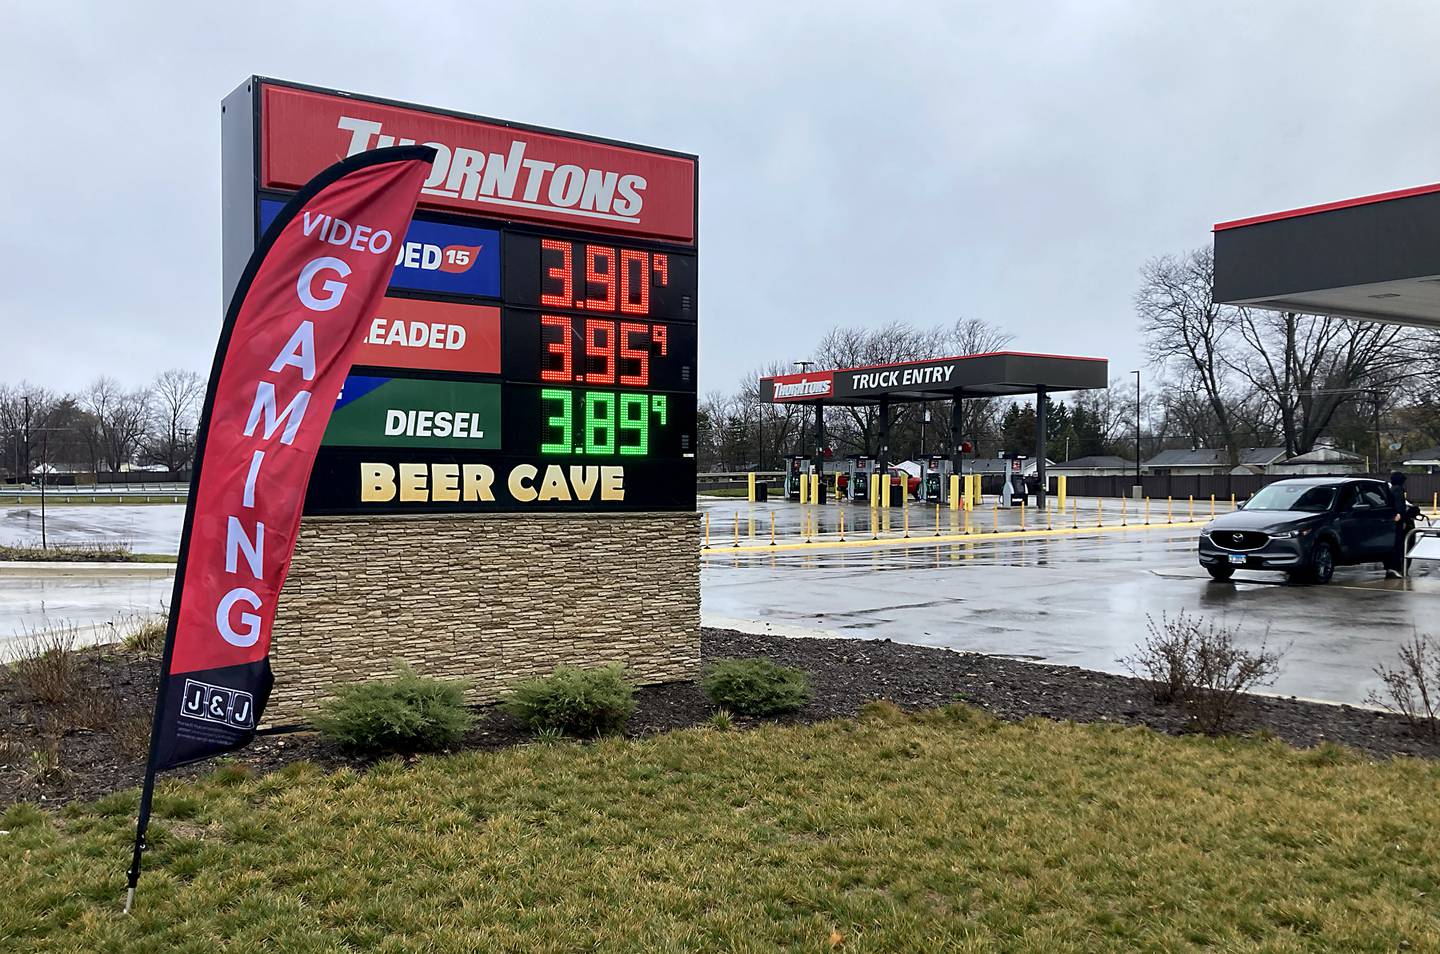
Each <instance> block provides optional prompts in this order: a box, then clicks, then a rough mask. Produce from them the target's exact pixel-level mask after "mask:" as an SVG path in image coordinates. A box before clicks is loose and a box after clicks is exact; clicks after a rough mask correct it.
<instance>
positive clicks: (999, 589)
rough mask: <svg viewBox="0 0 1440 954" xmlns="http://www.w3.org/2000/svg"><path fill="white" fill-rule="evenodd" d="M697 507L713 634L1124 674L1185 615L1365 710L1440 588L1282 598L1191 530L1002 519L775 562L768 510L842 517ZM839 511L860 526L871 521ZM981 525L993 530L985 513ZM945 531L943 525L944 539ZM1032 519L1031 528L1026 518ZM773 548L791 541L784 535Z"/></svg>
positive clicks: (1342, 587)
mask: <svg viewBox="0 0 1440 954" xmlns="http://www.w3.org/2000/svg"><path fill="white" fill-rule="evenodd" d="M1112 503H1113V502H1112V501H1107V502H1106V504H1105V506H1106V508H1110V506H1111V504H1112ZM701 506H702V509H703V510H704V511H708V512H709V513H710V522H711V527H712V535H713V536H714V540H713V547H712V549H711V550H710V551H708V552H707V553H706V555H705V559H704V562H703V564H702V571H701V572H702V586H703V590H702V592H703V613H704V617H705V621H706V623H707V624H709V625H715V626H734V627H738V628H747V629H748V628H757V629H765V630H769V631H772V632H786V633H790V634H792V635H807V634H808V635H822V634H824V635H840V636H848V637H860V638H872V639H882V638H884V639H892V640H896V641H899V642H908V643H917V644H921V645H927V646H945V647H949V648H952V649H960V650H968V651H973V652H981V653H990V654H997V655H1004V656H1012V657H1016V658H1022V659H1034V660H1043V661H1045V662H1050V663H1056V664H1062V665H1073V666H1082V667H1085V668H1088V669H1100V670H1106V671H1111V672H1124V667H1123V666H1122V665H1120V663H1119V662H1118V660H1119V658H1120V657H1122V656H1124V655H1126V654H1127V653H1129V652H1130V651H1131V650H1132V648H1133V647H1134V645H1135V644H1136V642H1137V641H1139V640H1140V639H1142V638H1143V637H1144V635H1145V630H1146V625H1147V618H1156V619H1158V618H1159V617H1160V616H1161V615H1162V614H1174V613H1177V612H1180V611H1184V612H1187V613H1190V614H1199V615H1201V616H1203V617H1204V618H1206V619H1208V620H1214V621H1216V622H1219V623H1223V624H1224V625H1227V626H1234V627H1237V628H1238V629H1239V631H1240V635H1241V641H1242V642H1243V643H1246V644H1249V645H1258V644H1259V643H1260V642H1262V641H1264V642H1266V643H1268V644H1269V645H1270V646H1271V647H1274V648H1286V654H1285V657H1284V661H1283V664H1282V673H1281V676H1280V678H1279V680H1278V682H1277V683H1276V684H1275V685H1274V686H1273V687H1271V690H1270V691H1274V692H1279V693H1283V694H1286V695H1298V696H1301V697H1305V698H1314V699H1322V700H1326V701H1333V702H1346V703H1363V702H1364V700H1365V697H1366V695H1367V694H1368V693H1369V691H1370V689H1371V688H1372V687H1374V686H1375V685H1377V680H1376V679H1375V676H1374V673H1373V672H1372V669H1373V667H1374V666H1375V665H1377V664H1382V663H1383V664H1386V665H1389V664H1392V663H1393V662H1394V658H1395V650H1396V647H1397V645H1398V644H1399V643H1400V642H1401V641H1403V640H1405V639H1407V638H1409V637H1410V635H1411V634H1412V633H1413V632H1414V631H1416V629H1417V628H1418V629H1419V630H1420V631H1421V632H1424V631H1425V627H1426V626H1427V625H1428V621H1429V618H1430V614H1432V613H1433V607H1434V606H1435V605H1436V603H1435V601H1436V600H1437V599H1440V576H1432V575H1431V574H1430V572H1429V570H1428V568H1427V567H1425V566H1423V565H1420V564H1417V565H1416V567H1415V570H1414V574H1415V575H1414V576H1412V577H1411V578H1410V579H1405V580H1386V579H1384V577H1383V574H1382V573H1381V572H1380V571H1379V569H1378V568H1376V567H1373V566H1360V567H1349V568H1341V569H1340V570H1338V571H1337V572H1336V574H1335V579H1334V581H1333V582H1332V583H1330V584H1329V585H1328V586H1324V587H1317V586H1291V585H1289V584H1288V583H1286V581H1285V578H1284V576H1283V575H1281V574H1278V573H1259V572H1256V573H1241V574H1238V575H1237V576H1236V578H1235V579H1234V580H1233V581H1231V582H1228V583H1217V582H1214V581H1212V580H1211V579H1210V578H1209V577H1208V576H1207V575H1206V574H1205V573H1204V571H1203V570H1201V569H1200V567H1199V566H1198V564H1197V563H1196V561H1195V553H1194V551H1195V530H1194V529H1193V528H1191V527H1185V528H1179V527H1167V526H1163V525H1162V526H1154V525H1152V526H1151V527H1150V528H1148V529H1146V528H1139V527H1134V526H1133V525H1132V526H1130V527H1127V528H1125V529H1120V528H1118V527H1112V528H1111V529H1108V530H1106V531H1105V532H1103V533H1096V534H1074V535H1066V536H1055V537H1046V536H1044V535H1040V534H1020V533H1018V532H1016V531H1018V526H1017V524H1018V514H1017V513H1016V512H1014V511H1011V512H1009V513H1002V514H1001V517H1002V520H1004V521H1008V522H1005V523H1002V532H1001V533H998V534H987V533H984V532H976V533H975V535H974V536H973V537H972V538H970V539H968V540H963V541H948V542H944V543H938V544H936V543H927V542H923V541H924V535H925V534H926V533H930V532H933V531H932V530H931V528H930V525H929V524H926V523H924V521H923V520H922V521H920V523H919V524H918V527H919V529H916V526H917V525H916V524H915V516H916V513H917V512H918V508H912V532H915V533H916V537H914V538H912V539H916V540H919V541H922V542H920V543H918V544H907V545H894V544H892V545H875V546H871V545H866V543H865V536H866V531H864V530H863V529H862V531H861V532H860V534H859V540H858V545H857V541H856V539H855V535H853V534H852V535H850V536H849V537H848V538H847V541H846V544H845V545H844V546H843V547H842V546H838V545H834V544H835V543H836V534H835V533H834V532H831V533H829V534H828V535H820V534H812V535H811V537H810V539H812V540H817V539H824V540H825V541H826V542H827V545H820V546H816V545H813V544H812V545H811V546H808V547H807V546H798V547H785V546H783V544H782V545H781V546H777V547H776V548H775V551H774V552H770V550H769V548H768V544H767V542H766V540H767V536H768V532H769V526H770V520H771V516H770V515H771V513H772V512H773V513H774V514H775V521H776V524H777V526H778V527H780V528H791V529H798V528H800V527H802V526H804V525H806V524H807V521H808V520H809V518H810V517H812V516H815V515H816V514H817V513H819V514H822V516H821V519H822V520H823V521H826V522H827V523H826V525H830V526H833V525H836V524H838V511H839V508H837V507H836V506H834V505H828V506H826V507H818V508H804V507H801V506H799V505H797V504H790V503H776V504H757V505H749V504H747V503H746V502H745V501H744V500H739V501H736V500H729V499H712V500H706V501H705V502H704V503H702V505H701ZM846 509H847V511H849V515H848V517H847V519H849V520H851V521H853V520H854V519H855V517H856V516H857V515H858V516H860V519H861V521H862V523H861V526H862V528H863V526H864V523H863V521H864V520H866V519H868V515H864V514H860V513H859V511H858V510H857V509H856V508H853V507H852V508H846ZM806 510H809V511H811V514H809V515H807V514H806V513H805V511H806ZM1204 510H1207V511H1208V501H1207V502H1206V507H1205V508H1204ZM1085 512H1086V511H1085V509H1084V507H1082V523H1083V522H1084V521H1083V515H1084V514H1085ZM737 513H738V514H740V523H741V527H742V538H743V537H744V534H745V531H746V530H748V527H749V525H750V521H751V520H752V518H753V520H754V521H755V523H756V525H757V526H758V527H759V528H760V529H759V531H758V532H757V540H756V541H754V542H756V543H757V544H759V546H758V547H757V548H756V549H746V548H745V547H743V546H742V548H741V549H739V550H736V549H734V548H732V547H731V545H730V544H731V536H730V534H732V533H733V529H732V528H733V525H734V514H737ZM896 513H898V511H896V512H892V513H891V515H890V518H891V519H890V523H891V525H892V526H893V525H894V524H895V523H896ZM1202 515H1203V513H1202ZM931 517H932V519H933V512H932V514H931ZM976 517H977V520H979V521H980V522H982V523H983V522H984V521H985V520H988V519H990V515H989V514H988V513H987V512H986V511H984V510H981V511H977V514H976ZM946 519H947V515H946V514H945V513H942V515H941V520H942V530H948V527H946V526H944V522H945V521H946ZM1030 520H1031V525H1032V526H1033V525H1034V523H1035V521H1034V514H1033V513H1032V514H1031V515H1030ZM883 523H884V521H883V519H882V520H881V524H882V526H883ZM1108 524H1109V521H1107V525H1108ZM852 525H853V524H852ZM1042 525H1043V521H1042ZM1092 526H1093V521H1092ZM717 527H723V528H725V535H721V534H718V533H716V528H717ZM986 527H988V524H986ZM1006 531H1009V532H1006ZM779 537H780V539H781V540H782V541H783V540H787V539H794V534H793V533H791V534H787V533H785V532H784V530H783V529H782V530H781V531H779ZM802 539H803V537H802ZM750 542H751V541H750V540H748V539H742V544H744V545H746V546H748V545H749V543H750ZM1287 647H1288V648H1287Z"/></svg>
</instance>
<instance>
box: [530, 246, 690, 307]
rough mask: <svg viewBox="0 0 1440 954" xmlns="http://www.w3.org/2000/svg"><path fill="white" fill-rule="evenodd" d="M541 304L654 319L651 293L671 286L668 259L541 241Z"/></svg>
mask: <svg viewBox="0 0 1440 954" xmlns="http://www.w3.org/2000/svg"><path fill="white" fill-rule="evenodd" d="M540 263H541V265H540V268H541V276H540V278H541V281H540V304H542V305H548V306H549V307H551V308H575V309H579V310H581V311H597V312H609V313H611V314H615V313H618V314H622V315H638V316H641V317H643V316H645V315H648V314H650V288H651V286H652V285H654V286H656V287H660V286H665V285H668V284H670V258H669V256H668V255H663V254H660V253H653V252H642V251H639V250H637V249H628V248H622V249H617V248H615V247H614V246H611V245H590V244H587V243H583V242H567V241H563V240H561V239H541V240H540Z"/></svg>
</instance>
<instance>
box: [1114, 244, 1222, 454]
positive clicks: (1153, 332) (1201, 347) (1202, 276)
mask: <svg viewBox="0 0 1440 954" xmlns="http://www.w3.org/2000/svg"><path fill="white" fill-rule="evenodd" d="M1214 276H1215V258H1214V254H1213V253H1212V252H1211V250H1210V249H1209V247H1204V248H1198V249H1196V250H1194V251H1193V252H1190V253H1189V254H1188V255H1185V256H1182V257H1180V258H1175V257H1172V256H1164V257H1161V258H1154V259H1151V260H1150V261H1148V262H1146V263H1145V265H1144V266H1143V267H1142V268H1141V270H1140V278H1141V283H1140V290H1139V291H1138V292H1136V294H1135V309H1136V311H1137V312H1138V313H1139V316H1140V329H1141V332H1142V333H1143V334H1144V336H1145V345H1146V349H1147V351H1148V352H1149V356H1150V361H1151V364H1152V365H1154V366H1156V367H1159V368H1165V367H1172V366H1175V365H1178V366H1179V369H1183V371H1184V372H1189V373H1188V374H1185V375H1184V379H1185V380H1187V381H1188V382H1189V383H1191V384H1192V385H1193V386H1194V387H1195V388H1196V390H1197V391H1198V392H1199V394H1201V395H1202V396H1203V398H1204V400H1205V402H1206V403H1207V404H1208V405H1209V411H1210V416H1211V419H1212V420H1213V422H1214V428H1215V434H1216V436H1217V437H1219V438H1220V441H1221V442H1222V443H1223V444H1224V447H1225V453H1226V456H1227V457H1228V458H1229V461H1230V464H1231V465H1232V466H1233V465H1235V464H1237V463H1239V460H1240V449H1239V445H1238V442H1237V441H1236V436H1235V421H1234V413H1233V404H1234V394H1233V390H1234V389H1233V386H1232V382H1231V381H1230V379H1229V377H1228V375H1227V371H1229V370H1230V368H1231V365H1230V363H1229V362H1227V361H1226V359H1225V355H1224V353H1223V352H1224V350H1225V335H1226V332H1227V331H1229V330H1230V329H1231V328H1232V327H1233V325H1234V324H1235V322H1236V320H1237V312H1238V311H1239V309H1235V308H1229V307H1226V306H1223V305H1217V304H1215V303H1214V301H1212V300H1211V286H1212V284H1213V279H1214Z"/></svg>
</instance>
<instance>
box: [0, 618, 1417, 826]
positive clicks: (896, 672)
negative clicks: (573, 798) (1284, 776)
mask: <svg viewBox="0 0 1440 954" xmlns="http://www.w3.org/2000/svg"><path fill="white" fill-rule="evenodd" d="M701 654H702V656H703V658H704V659H706V660H713V659H721V658H727V657H747V656H764V657H767V658H769V659H771V660H774V661H775V662H778V663H782V664H785V665H790V666H796V667H798V668H800V669H803V670H804V671H805V672H806V673H808V674H809V676H810V681H811V689H812V691H813V694H814V697H813V699H812V700H811V702H810V704H809V705H808V706H807V707H806V708H805V709H804V711H802V712H800V713H798V714H796V715H794V716H791V717H788V718H786V719H782V720H780V721H788V722H813V721H818V720H821V719H831V718H837V717H843V716H851V715H854V714H855V713H856V712H858V711H859V709H860V707H861V706H862V705H864V704H865V703H866V702H868V701H870V700H874V699H886V700H889V701H891V702H894V703H896V704H898V705H900V706H902V707H904V708H907V709H918V708H925V707H931V706H939V705H945V704H947V703H950V702H954V701H957V700H962V701H965V702H968V703H970V704H971V705H975V706H979V707H981V708H984V709H986V710H988V711H990V712H992V713H994V714H995V715H997V716H999V717H1001V718H1004V719H1010V720H1019V719H1024V718H1027V717H1031V716H1039V717H1042V718H1047V719H1062V720H1070V721H1075V722H1102V723H1114V724H1123V725H1145V726H1149V727H1151V728H1153V729H1155V730H1157V731H1160V732H1166V733H1170V734H1182V733H1186V732H1189V731H1192V727H1191V725H1190V723H1189V721H1188V720H1187V718H1186V716H1185V713H1184V712H1183V710H1181V709H1180V708H1179V707H1176V706H1159V705H1156V704H1155V703H1154V702H1153V701H1152V700H1151V696H1150V691H1149V689H1148V687H1147V686H1146V684H1144V683H1142V682H1140V681H1138V680H1135V679H1130V678H1127V677H1124V676H1112V675H1107V674H1105V673H1098V672H1092V671H1089V670H1085V669H1076V668H1072V667H1068V666H1045V665H1039V664H1036V663H1028V662H1021V661H1017V660H1013V659H1006V658H1000V657H994V656H984V655H978V654H974V653H959V652H951V651H949V650H945V649H933V648H928V647H923V646H907V645H903V644H900V643H892V642H890V641H889V640H859V639H791V638H786V637H782V636H768V635H749V634H745V633H738V632H734V631H732V630H712V629H707V630H703V631H702V632H701ZM77 666H78V671H77V677H76V683H77V685H79V686H80V687H82V691H81V692H79V693H78V694H77V695H76V698H78V699H80V700H82V701H80V702H78V703H72V704H70V705H69V706H67V707H58V706H53V705H46V704H43V703H39V702H36V701H34V700H33V699H31V698H29V696H28V694H27V693H26V692H25V691H24V690H23V689H22V687H21V686H20V685H19V684H18V682H17V680H16V679H14V678H13V676H8V675H6V674H3V673H0V806H3V805H6V804H10V803H13V802H17V801H32V802H38V803H40V804H43V805H59V804H63V803H65V802H68V801H72V800H76V799H88V798H95V797H98V796H101V795H105V794H108V793H110V792H113V791H116V790H117V789H122V788H127V787H130V786H134V785H138V784H139V782H140V781H141V778H142V774H143V771H142V770H143V760H144V743H145V738H146V735H147V733H148V727H149V719H150V711H151V707H152V705H153V695H152V693H153V691H154V689H153V687H154V685H155V678H156V675H157V671H158V665H157V663H156V662H155V661H154V660H150V659H143V658H137V657H134V656H130V655H127V654H124V653H121V652H120V651H118V650H117V649H115V648H114V647H102V648H99V649H92V650H85V651H83V652H80V653H79V654H78V660H77ZM713 711H714V710H713V707H712V706H711V704H710V702H709V700H708V699H706V697H705V695H704V693H703V692H701V690H700V688H699V686H698V685H696V684H694V683H672V684H669V685H663V686H649V687H645V688H643V689H641V690H640V691H639V693H638V704H637V707H636V711H635V715H634V716H633V717H632V718H631V720H630V725H629V729H628V732H629V734H630V735H632V736H643V735H649V734H652V733H656V732H664V731H668V730H670V729H677V728H683V727H685V726H692V725H697V724H699V723H702V722H705V721H706V720H707V719H709V717H710V716H711V714H712V712H713ZM735 721H736V723H737V724H738V725H741V726H743V725H745V724H747V723H749V722H751V721H752V720H746V719H741V718H736V720H735ZM84 725H88V726H91V727H89V728H85V727H77V726H84ZM1234 728H1235V731H1238V732H1255V731H1261V732H1267V733H1269V734H1272V735H1274V736H1276V737H1278V738H1280V739H1283V740H1285V741H1286V742H1289V743H1291V744H1292V745H1296V746H1301V747H1309V746H1314V745H1317V744H1319V743H1321V742H1327V741H1328V742H1335V743H1339V744H1341V745H1346V746H1350V747H1352V748H1355V749H1358V750H1361V751H1363V752H1366V753H1368V754H1370V755H1374V756H1382V757H1384V756H1393V755H1412V756H1420V757H1425V758H1440V740H1437V739H1434V738H1429V737H1420V736H1417V735H1416V734H1414V733H1413V732H1412V731H1411V729H1410V727H1409V726H1408V725H1407V724H1406V722H1405V721H1404V720H1403V719H1401V718H1399V717H1397V716H1393V715H1389V714H1386V713H1378V712H1372V711H1369V710H1365V709H1356V708H1353V707H1350V706H1329V705H1321V704H1318V703H1312V702H1302V701H1299V700H1296V699H1278V698H1270V697H1265V696H1254V697H1250V699H1249V705H1248V706H1247V707H1246V710H1245V712H1244V714H1243V716H1242V717H1241V719H1240V720H1239V722H1238V724H1237V725H1236V726H1235V727H1234ZM527 739H528V734H527V733H526V732H525V731H524V730H522V729H521V728H520V727H519V726H518V725H517V724H515V723H514V722H513V721H512V720H511V719H509V718H508V717H507V716H506V715H504V714H503V713H501V712H500V711H499V710H498V709H495V708H493V707H489V708H485V709H483V710H482V711H481V714H480V718H479V720H478V722H477V724H476V727H475V729H474V730H473V731H472V732H471V734H470V736H469V737H468V738H467V739H466V741H465V745H464V746H463V747H464V748H471V749H493V748H502V747H505V746H509V745H515V744H518V743H522V742H524V741H526V740H527ZM37 753H38V754H37ZM235 758H236V759H237V760H238V761H240V762H243V763H245V764H247V765H249V766H250V767H252V768H253V769H255V770H256V771H260V772H264V771H269V770H272V769H275V768H279V767H280V766H283V765H285V764H287V763H289V762H294V761H298V760H302V759H303V760H308V761H311V762H316V763H318V764H320V765H322V766H325V767H331V768H335V767H340V766H346V765H351V766H363V765H365V764H367V763H366V760H363V759H356V758H352V757H349V756H347V755H345V754H344V753H343V752H340V751H339V750H337V749H336V748H335V747H333V746H331V745H328V744H327V743H325V742H324V741H323V740H321V739H320V738H319V737H318V736H316V735H315V734H314V733H310V732H292V733H285V734H271V735H263V736H261V737H260V738H258V739H257V740H256V741H255V743H254V744H253V745H251V746H250V747H249V748H247V749H245V750H243V751H242V752H240V753H238V754H237V755H236V756H235ZM57 765H58V767H57ZM211 767H212V766H211V765H210V764H207V763H201V764H200V765H198V766H192V767H190V768H187V769H182V770H179V771H177V772H174V773H168V774H176V775H184V774H194V773H202V772H206V771H208V770H209V769H210V768H211Z"/></svg>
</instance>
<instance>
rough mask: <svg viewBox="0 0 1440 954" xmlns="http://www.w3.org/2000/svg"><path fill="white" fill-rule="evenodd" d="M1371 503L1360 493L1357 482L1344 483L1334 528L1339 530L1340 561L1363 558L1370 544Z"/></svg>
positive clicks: (1350, 561)
mask: <svg viewBox="0 0 1440 954" xmlns="http://www.w3.org/2000/svg"><path fill="white" fill-rule="evenodd" d="M1372 507H1373V503H1372V502H1371V501H1369V500H1367V499H1365V498H1364V497H1362V496H1361V495H1360V485H1359V484H1346V485H1345V486H1344V487H1343V488H1342V489H1341V491H1340V510H1339V513H1338V514H1337V516H1336V529H1337V530H1339V531H1340V547H1341V549H1342V550H1343V551H1344V552H1343V553H1341V554H1340V555H1339V558H1340V561H1341V562H1345V563H1355V562H1357V561H1360V560H1363V559H1365V554H1366V552H1367V550H1368V548H1369V546H1370V541H1369V537H1370V531H1371V520H1370V517H1371V513H1370V510H1371V509H1372Z"/></svg>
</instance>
